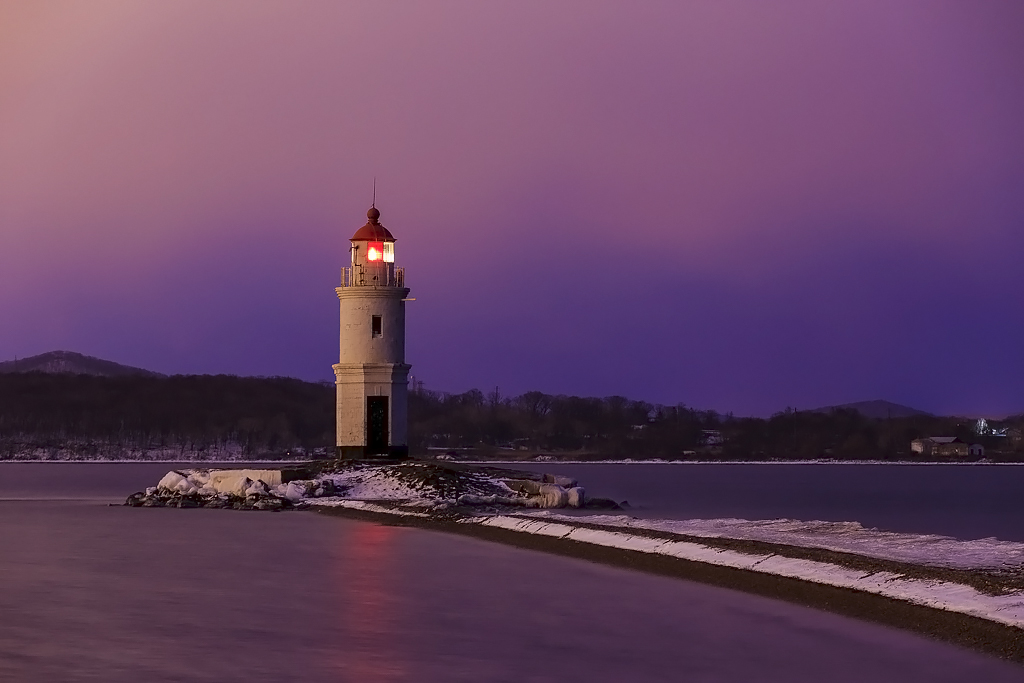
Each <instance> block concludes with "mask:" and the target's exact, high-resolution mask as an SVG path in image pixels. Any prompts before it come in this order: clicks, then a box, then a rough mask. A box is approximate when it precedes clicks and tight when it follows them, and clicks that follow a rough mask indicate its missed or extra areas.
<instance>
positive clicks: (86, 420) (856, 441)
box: [0, 372, 1024, 460]
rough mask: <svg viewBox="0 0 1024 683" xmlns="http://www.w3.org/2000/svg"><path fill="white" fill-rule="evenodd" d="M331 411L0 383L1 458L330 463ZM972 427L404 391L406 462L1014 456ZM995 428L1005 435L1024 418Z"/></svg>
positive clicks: (175, 380)
mask: <svg viewBox="0 0 1024 683" xmlns="http://www.w3.org/2000/svg"><path fill="white" fill-rule="evenodd" d="M334 401H335V389H334V386H333V384H331V383H329V382H320V383H318V382H304V381H301V380H297V379H291V378H285V377H236V376H230V375H176V376H171V377H146V376H123V377H96V376H90V375H71V374H46V373H38V372H34V373H9V374H0V458H4V459H17V458H19V457H27V456H26V454H27V453H31V454H35V455H34V456H33V457H47V456H46V454H47V453H49V454H52V457H67V456H68V453H71V454H72V455H73V456H74V457H83V458H88V457H99V456H102V455H107V456H114V457H116V455H117V454H118V453H130V454H133V455H135V456H138V455H139V454H145V453H156V454H161V457H174V456H175V455H176V454H177V455H179V456H180V457H188V458H203V457H211V458H214V457H224V456H225V455H230V456H237V457H251V458H263V457H287V456H288V455H291V456H294V457H310V456H312V457H321V456H329V455H332V454H333V453H334V429H335V425H334V419H335V406H334ZM974 426H975V422H974V421H973V420H966V419H959V418H947V417H931V416H915V417H906V418H891V419H884V420H883V419H871V418H867V417H864V416H863V415H861V414H860V413H858V412H856V411H852V410H835V411H831V412H827V413H820V412H805V411H794V410H787V411H784V412H781V413H778V414H776V415H773V416H772V417H770V418H767V419H762V418H753V417H736V416H733V415H731V414H726V415H722V414H719V413H716V412H714V411H706V410H697V409H694V408H690V407H687V406H684V405H675V406H665V405H657V404H652V403H648V402H645V401H634V400H630V399H627V398H623V397H621V396H611V397H606V398H584V397H578V396H562V395H551V394H544V393H541V392H538V391H531V392H527V393H524V394H521V395H518V396H503V395H502V394H501V393H500V391H499V390H498V389H495V390H494V391H491V392H489V393H487V394H484V393H483V392H481V391H479V390H475V389H474V390H471V391H467V392H465V393H445V392H437V391H430V390H427V389H424V388H423V387H422V385H420V384H418V383H415V382H414V383H413V385H412V388H411V390H410V392H409V436H410V438H409V446H410V451H411V452H412V453H413V454H425V453H434V454H437V451H441V452H447V451H449V450H451V451H455V452H456V453H457V454H463V453H471V454H473V455H475V456H488V455H502V456H506V457H507V456H509V455H511V454H512V453H513V452H514V453H515V454H517V455H518V454H522V455H524V456H525V455H531V454H543V453H547V454H554V455H556V456H557V455H560V454H570V455H571V456H572V457H581V458H669V459H686V458H694V459H697V458H699V459H723V460H745V459H814V458H837V459H905V458H908V457H910V452H909V451H910V442H911V440H913V439H915V438H919V437H923V436H935V435H943V436H957V437H959V438H961V439H962V440H964V441H967V442H969V443H981V444H982V445H984V446H985V447H986V449H988V451H989V453H990V455H991V454H996V455H997V457H1005V458H1008V459H1013V458H1017V457H1022V458H1024V454H1022V453H1021V451H1022V450H1024V448H1022V446H1021V442H1020V439H1019V438H1017V439H1014V438H1008V437H996V436H992V435H978V434H975V433H974V431H973V429H974ZM991 426H992V427H995V428H997V429H998V428H1005V427H1010V428H1011V434H1012V433H1014V432H1012V429H1018V430H1019V429H1020V428H1022V427H1024V417H1021V416H1019V417H1017V418H1012V419H1009V420H1006V421H1003V422H999V423H992V424H991ZM1016 434H1019V432H1016ZM76 454H77V455H76ZM999 454H1001V455H999ZM153 457H156V456H153Z"/></svg>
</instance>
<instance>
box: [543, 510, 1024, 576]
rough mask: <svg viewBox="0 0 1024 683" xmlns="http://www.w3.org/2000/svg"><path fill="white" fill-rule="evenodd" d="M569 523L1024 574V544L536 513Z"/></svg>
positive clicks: (828, 525) (824, 527) (849, 526)
mask: <svg viewBox="0 0 1024 683" xmlns="http://www.w3.org/2000/svg"><path fill="white" fill-rule="evenodd" d="M526 514H531V515H533V516H542V517H544V518H546V519H551V520H559V521H564V522H568V523H573V522H580V521H586V522H589V523H592V524H600V525H602V526H612V527H619V528H623V529H650V530H652V531H663V532H668V533H673V534H682V535H686V536H699V537H705V538H736V539H744V540H751V541H764V542H766V543H779V544H782V545H792V546H799V547H802V548H821V549H824V550H835V551H838V552H845V553H854V554H856V555H863V556H865V557H874V558H878V559H883V560H894V561H896V562H907V563H910V564H919V565H925V566H931V567H949V568H953V569H989V570H1009V571H1017V570H1024V543H1018V542H1014V541H1001V540H999V539H997V538H981V539H977V540H971V541H964V540H960V539H956V538H950V537H948V536H937V535H934V534H907V533H899V532H895V531H882V530H879V529H869V528H865V527H863V526H861V525H860V524H858V523H857V522H817V521H810V522H804V521H800V520H795V519H770V520H753V521H751V520H746V519H686V520H670V519H637V518H635V517H629V516H627V515H588V516H586V517H585V518H581V517H579V516H569V515H563V514H558V513H555V512H551V511H548V510H542V511H537V512H532V513H526Z"/></svg>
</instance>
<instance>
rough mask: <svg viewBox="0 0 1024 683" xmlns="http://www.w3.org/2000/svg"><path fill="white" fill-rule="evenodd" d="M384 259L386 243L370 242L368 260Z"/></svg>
mask: <svg viewBox="0 0 1024 683" xmlns="http://www.w3.org/2000/svg"><path fill="white" fill-rule="evenodd" d="M383 259H384V243H383V242H370V243H369V244H367V245H366V260H367V261H381V260H383Z"/></svg>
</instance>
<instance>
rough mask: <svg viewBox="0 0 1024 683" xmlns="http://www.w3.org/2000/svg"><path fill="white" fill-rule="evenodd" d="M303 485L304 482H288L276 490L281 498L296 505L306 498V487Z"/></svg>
mask: <svg viewBox="0 0 1024 683" xmlns="http://www.w3.org/2000/svg"><path fill="white" fill-rule="evenodd" d="M304 484H305V482H298V481H290V482H288V483H287V484H285V485H284V486H282V487H280V488H279V489H278V490H279V491H280V495H281V497H282V498H287V499H288V500H290V501H291V502H293V503H297V502H299V501H300V500H302V499H303V498H305V497H306V486H305V485H304Z"/></svg>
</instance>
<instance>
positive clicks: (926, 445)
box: [910, 436, 984, 457]
mask: <svg viewBox="0 0 1024 683" xmlns="http://www.w3.org/2000/svg"><path fill="white" fill-rule="evenodd" d="M978 448H981V446H978ZM910 450H911V451H912V452H913V453H918V454H920V455H935V456H939V457H955V456H958V455H959V456H966V455H970V446H968V445H967V444H966V443H964V442H963V441H961V440H960V439H958V438H956V437H955V436H926V437H924V438H921V439H914V440H913V441H911V442H910ZM982 451H983V452H984V449H982Z"/></svg>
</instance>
